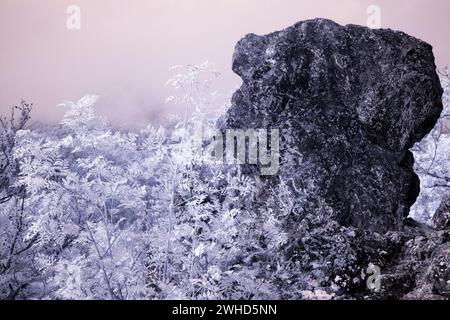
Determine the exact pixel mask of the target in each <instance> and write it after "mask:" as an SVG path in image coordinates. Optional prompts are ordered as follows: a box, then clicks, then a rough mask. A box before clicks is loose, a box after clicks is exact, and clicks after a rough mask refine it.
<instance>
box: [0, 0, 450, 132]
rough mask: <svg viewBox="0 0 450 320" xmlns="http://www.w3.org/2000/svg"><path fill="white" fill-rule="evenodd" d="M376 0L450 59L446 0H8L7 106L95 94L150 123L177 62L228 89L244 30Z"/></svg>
mask: <svg viewBox="0 0 450 320" xmlns="http://www.w3.org/2000/svg"><path fill="white" fill-rule="evenodd" d="M70 4H75V5H78V6H80V8H81V30H79V31H70V30H68V29H67V28H66V20H67V17H68V15H67V14H66V8H67V6H68V5H70ZM371 4H376V5H378V6H380V7H381V10H382V26H383V27H386V28H392V29H397V30H402V31H405V32H407V33H409V34H411V35H414V36H416V37H418V38H421V39H423V40H425V41H427V42H429V43H431V44H432V45H433V46H434V51H435V55H436V57H437V62H438V65H439V66H440V67H442V66H445V65H446V64H447V63H449V61H450V58H449V54H450V41H449V40H448V38H449V36H448V32H449V31H450V18H449V14H450V1H448V0H378V1H375V0H369V1H366V0H360V1H358V0H335V1H331V0H313V1H311V0H278V1H277V0H270V1H269V0H133V1H131V0H130V1H125V0H33V1H30V0H0V113H4V112H6V110H7V109H8V108H9V106H11V105H12V104H14V103H17V102H18V101H20V99H21V98H24V99H26V100H29V101H32V102H34V103H35V109H34V112H33V117H34V119H35V120H39V121H51V122H56V121H59V120H60V118H61V116H62V114H63V110H62V109H61V108H59V107H56V105H57V104H58V103H60V102H61V101H62V100H77V99H78V98H79V97H81V96H82V95H84V94H86V93H96V94H98V95H100V100H99V102H98V108H97V109H98V111H99V112H100V113H101V114H103V115H106V116H108V118H110V119H111V120H112V121H113V122H114V123H116V124H121V125H132V124H136V123H139V124H141V123H142V124H143V123H145V122H148V121H152V120H155V119H156V118H157V117H158V116H160V115H161V110H165V111H166V112H176V110H175V109H173V107H170V106H166V105H164V99H165V97H166V96H168V95H170V94H171V91H170V89H169V88H167V87H165V83H166V80H167V79H168V78H169V77H170V76H171V72H170V71H169V70H168V69H169V68H170V66H172V65H175V64H197V63H201V62H203V61H205V60H209V61H212V62H214V63H215V67H216V69H218V70H219V71H221V72H222V73H223V76H222V78H221V79H220V82H219V88H220V89H221V90H222V91H224V92H225V93H227V92H228V91H229V90H231V89H232V88H233V87H235V86H236V85H238V84H239V78H238V77H237V76H235V75H234V74H233V73H232V71H231V57H232V53H233V49H234V45H235V43H236V42H237V41H238V40H239V39H240V38H241V37H242V36H244V35H245V34H247V33H251V32H252V33H256V34H265V33H269V32H272V31H275V30H279V29H282V28H284V27H287V26H290V25H292V24H293V23H295V22H297V21H300V20H304V19H310V18H315V17H323V18H330V19H333V20H335V21H337V22H338V23H341V24H347V23H354V24H363V25H365V24H366V20H367V14H366V9H367V7H368V6H369V5H371ZM449 64H450V63H449ZM167 109H170V110H167Z"/></svg>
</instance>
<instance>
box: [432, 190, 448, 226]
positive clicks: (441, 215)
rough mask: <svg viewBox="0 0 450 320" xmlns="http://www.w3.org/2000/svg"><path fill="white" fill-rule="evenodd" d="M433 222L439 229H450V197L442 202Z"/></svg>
mask: <svg viewBox="0 0 450 320" xmlns="http://www.w3.org/2000/svg"><path fill="white" fill-rule="evenodd" d="M433 224H434V225H435V227H436V228H437V229H438V230H445V229H450V197H447V198H446V199H444V200H443V201H442V202H441V205H440V206H439V208H438V210H437V211H436V213H435V215H434V217H433Z"/></svg>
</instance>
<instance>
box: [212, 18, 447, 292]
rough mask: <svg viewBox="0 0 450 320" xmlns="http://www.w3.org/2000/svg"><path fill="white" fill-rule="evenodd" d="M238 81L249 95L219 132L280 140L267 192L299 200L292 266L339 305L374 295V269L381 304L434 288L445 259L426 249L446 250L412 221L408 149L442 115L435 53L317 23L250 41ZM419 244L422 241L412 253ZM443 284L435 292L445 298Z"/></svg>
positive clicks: (386, 34)
mask: <svg viewBox="0 0 450 320" xmlns="http://www.w3.org/2000/svg"><path fill="white" fill-rule="evenodd" d="M233 70H234V72H235V73H237V74H238V75H239V76H240V77H241V78H242V80H243V83H242V86H241V88H240V89H239V90H238V91H237V92H236V93H235V94H234V96H233V100H232V106H231V108H230V109H229V110H228V111H227V114H226V116H225V117H224V118H223V119H221V120H220V121H219V127H220V128H221V129H225V128H279V129H280V133H281V167H280V171H279V173H278V174H277V175H276V176H273V177H269V178H263V179H262V181H263V182H262V183H263V186H264V185H267V184H270V185H272V186H273V185H276V184H277V183H278V181H280V179H283V180H284V181H286V182H287V183H288V184H289V185H290V186H291V190H292V193H293V196H294V197H295V199H296V204H295V206H294V208H293V210H292V212H291V214H290V215H289V217H288V218H287V219H286V221H285V228H286V229H287V230H288V233H289V235H290V245H289V246H287V247H286V255H287V256H288V257H289V259H291V261H292V263H295V265H296V266H297V267H298V268H299V270H301V271H302V272H303V273H305V272H306V273H309V274H310V276H311V278H314V279H315V280H316V281H317V282H318V283H319V286H320V287H323V288H331V287H334V289H333V292H334V293H336V294H337V295H338V296H339V295H340V296H342V297H362V296H364V295H367V294H370V293H368V292H367V290H366V285H365V278H366V277H365V275H364V270H365V269H366V268H367V265H368V263H374V264H377V265H379V266H381V267H382V269H383V270H385V271H386V272H387V273H386V274H384V275H383V281H384V288H385V290H384V291H381V292H378V293H376V294H375V295H374V297H381V298H386V297H396V298H399V297H402V296H404V295H406V294H407V293H408V292H411V291H413V290H414V286H415V285H416V277H417V276H418V274H421V273H425V271H424V270H427V271H426V274H427V275H426V277H433V276H432V274H434V272H435V271H436V268H437V266H436V265H437V264H438V261H440V260H439V259H440V258H438V257H437V256H438V255H439V254H438V251H439V250H441V249H437V251H436V252H435V253H433V254H432V253H430V251H432V250H435V249H436V248H437V247H433V248H429V247H428V245H430V243H432V244H433V245H438V244H437V243H439V246H438V248H441V247H440V246H443V245H444V244H442V243H440V242H445V241H444V240H442V236H437V235H436V234H435V233H433V232H431V235H426V236H424V235H422V233H423V232H424V231H423V228H424V227H422V226H420V225H418V224H416V223H414V222H412V221H408V220H407V219H406V218H407V216H408V213H409V209H410V207H411V205H412V204H413V203H414V202H415V200H416V198H417V195H418V193H419V180H418V178H417V176H416V174H415V173H414V171H413V161H414V160H413V157H412V154H411V152H410V151H409V149H410V148H411V147H412V146H413V144H414V143H415V142H417V141H419V140H420V139H422V138H423V137H424V136H425V135H426V134H427V133H428V132H429V131H430V130H431V129H432V127H433V126H434V124H435V123H436V120H437V119H438V118H439V116H440V113H441V111H442V102H441V96H442V88H441V86H440V82H439V78H438V76H437V74H436V67H435V63H434V56H433V53H432V47H431V46H430V45H429V44H427V43H425V42H422V41H420V40H418V39H416V38H413V37H411V36H408V35H407V34H404V33H402V32H396V31H392V30H371V29H368V28H365V27H361V26H355V25H348V26H341V25H338V24H336V23H334V22H333V21H330V20H324V19H315V20H309V21H303V22H299V23H297V24H295V25H294V26H292V27H289V28H287V29H285V30H282V31H279V32H274V33H271V34H269V35H265V36H257V35H254V34H249V35H247V36H245V37H244V38H243V39H242V40H240V41H239V42H238V44H237V46H236V50H235V54H234V57H233ZM247 170H250V171H253V172H258V170H256V169H255V168H253V167H247ZM263 189H264V187H263ZM416 236H421V237H423V241H422V243H421V244H419V249H417V248H416V250H415V251H414V248H413V243H414V241H418V240H417V239H416ZM437 238H438V239H439V240H436V239H437ZM444 238H445V237H444ZM411 241H412V242H411ZM413 251H414V252H415V253H417V252H419V253H417V254H418V255H419V256H418V257H412V256H411V255H412V252H413ZM439 252H441V251H439ZM445 252H447V253H448V246H447V247H445V248H444V247H443V248H442V254H443V255H444V256H446V259H447V260H446V261H447V262H448V255H446V254H445ZM421 254H422V255H423V256H420V255H421ZM431 256H433V258H430V257H431ZM416 258H417V259H419V260H418V261H422V262H423V263H419V262H417V261H416V260H415V259H416ZM398 259H401V262H400V260H398ZM427 259H432V260H427ZM424 260H426V262H424ZM444 260H445V259H444ZM447 262H446V263H447ZM436 272H437V271H436ZM445 272H446V271H445ZM445 272H444V273H445ZM361 274H363V275H361ZM446 275H447V276H448V272H447V273H446ZM439 279H441V280H439V281H441V282H439V281H438V282H439V284H437V282H436V284H431V286H432V288H431V289H430V292H434V293H437V294H441V295H443V294H444V293H443V292H448V291H445V290H448V284H445V283H444V282H445V281H444V280H443V278H439ZM442 281H444V282H442ZM297 282H298V281H297ZM291 283H293V285H295V283H296V279H291ZM429 283H431V282H429ZM336 286H337V289H336ZM445 286H447V288H446V289H445V288H444V289H436V288H437V287H439V288H441V287H445ZM301 289H303V287H300V285H299V290H301ZM433 290H434V291H433ZM434 293H433V294H434ZM430 294H431V293H430ZM299 298H301V296H300V297H299Z"/></svg>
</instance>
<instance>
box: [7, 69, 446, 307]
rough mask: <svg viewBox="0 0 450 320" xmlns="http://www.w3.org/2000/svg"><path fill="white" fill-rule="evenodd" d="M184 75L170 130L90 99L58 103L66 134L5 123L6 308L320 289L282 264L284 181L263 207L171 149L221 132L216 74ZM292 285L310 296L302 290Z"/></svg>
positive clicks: (224, 170)
mask: <svg viewBox="0 0 450 320" xmlns="http://www.w3.org/2000/svg"><path fill="white" fill-rule="evenodd" d="M175 69H176V70H178V71H179V73H178V74H177V75H175V76H174V78H173V79H171V80H169V82H168V84H169V85H171V86H173V88H174V89H175V91H176V95H174V96H173V97H170V98H169V99H168V101H169V102H171V103H178V104H182V105H183V106H184V107H185V113H184V114H183V115H182V116H181V117H180V118H179V119H178V121H176V122H173V123H172V125H171V126H169V127H168V128H163V127H155V126H151V125H150V126H148V127H146V128H143V129H141V130H135V131H128V130H122V131H120V130H113V129H112V127H111V126H110V124H109V123H108V121H107V119H105V118H103V117H101V116H100V115H98V114H96V113H95V103H96V101H97V96H95V95H87V96H85V97H83V98H81V99H80V100H79V101H77V102H64V103H62V104H61V106H60V107H62V108H65V109H66V113H65V115H64V117H63V119H62V120H61V122H60V124H59V126H58V127H57V129H52V130H48V131H45V130H30V129H27V126H26V123H27V121H28V120H29V119H30V116H31V115H32V113H31V105H30V104H27V103H26V102H22V103H21V105H19V106H17V107H14V108H13V112H12V113H11V115H8V116H5V117H3V118H2V119H1V122H0V124H1V128H0V130H1V132H0V148H1V150H0V151H1V155H0V299H280V298H284V299H286V298H298V297H300V296H301V295H302V296H303V297H309V298H314V297H316V295H317V292H319V293H320V291H315V292H313V291H309V290H308V288H313V287H316V286H317V284H315V283H311V279H308V278H305V277H304V276H303V275H302V274H301V273H300V272H299V271H298V270H299V268H297V266H296V263H297V262H293V261H290V260H289V259H288V258H286V257H287V256H288V255H285V254H283V252H285V251H286V250H288V249H289V243H288V241H287V239H288V237H287V235H286V234H285V233H284V231H283V230H284V228H282V225H281V224H282V222H281V221H283V217H285V216H286V215H288V214H289V212H290V211H291V210H292V206H293V201H292V195H291V193H290V191H289V188H288V187H287V182H285V181H280V184H279V185H278V186H277V187H276V190H273V192H271V193H270V194H271V196H270V197H269V198H267V199H264V203H263V204H261V203H260V202H258V196H259V192H260V191H261V190H260V189H259V184H258V178H257V177H254V176H246V175H245V174H243V173H242V172H241V170H240V168H239V167H232V166H208V165H201V164H198V163H197V162H196V161H194V159H193V158H192V157H191V156H189V155H187V154H186V153H184V152H183V149H182V148H180V145H179V143H177V141H174V139H173V137H174V136H176V137H179V138H180V139H181V140H184V139H185V140H188V139H190V137H191V135H192V128H193V125H194V123H195V122H201V123H202V125H203V127H204V128H206V129H208V128H210V129H212V128H214V126H215V122H216V119H217V116H219V115H220V114H221V112H223V110H224V108H226V106H224V107H223V108H222V110H219V112H218V113H217V114H215V116H211V114H210V111H211V110H212V108H211V106H213V105H214V102H215V99H216V97H217V93H211V92H209V90H210V83H211V81H213V79H214V78H215V77H216V76H218V74H217V72H215V71H214V70H211V67H210V65H209V64H208V63H205V64H202V65H199V66H187V67H176V68H175ZM448 77H449V72H448V70H446V71H445V73H444V74H443V76H442V84H443V87H444V89H445V110H444V113H443V116H442V118H441V119H440V121H439V123H438V125H437V127H436V128H435V129H434V130H433V132H431V133H430V135H429V136H428V137H427V138H426V139H424V141H422V142H421V143H420V144H418V145H417V146H416V147H415V148H414V152H415V157H416V160H417V164H416V166H417V168H416V170H417V172H418V174H419V175H420V178H421V181H422V189H423V192H422V193H421V195H420V197H419V199H418V202H417V204H416V205H415V207H414V209H413V216H414V217H416V218H419V219H421V220H423V221H427V222H430V221H431V217H432V216H433V214H434V211H435V210H436V209H437V207H438V206H439V204H440V197H444V196H445V195H447V194H449V192H448V190H449V188H450V184H449V182H450V171H448V166H447V164H448V163H449V155H448V153H449V152H448V151H449V147H450V135H449V133H450V130H449V129H448V128H450V125H449V124H448V123H447V121H448V116H449V114H448V112H449V109H448V108H449V107H448V101H449V96H448V94H449V89H450V87H449V78H448ZM437 192H438V193H439V195H440V197H436V193H437ZM265 194H267V192H266V193H265ZM258 203H259V204H258ZM292 282H295V283H298V285H297V288H303V289H304V288H306V289H304V290H303V291H302V292H301V293H300V291H297V290H293V288H292V287H291V286H290V284H291V283H292ZM324 295H326V294H325V293H324Z"/></svg>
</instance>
